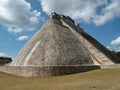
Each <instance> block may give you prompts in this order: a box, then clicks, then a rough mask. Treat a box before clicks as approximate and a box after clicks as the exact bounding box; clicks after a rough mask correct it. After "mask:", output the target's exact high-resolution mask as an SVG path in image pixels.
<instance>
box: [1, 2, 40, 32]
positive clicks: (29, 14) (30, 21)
mask: <svg viewBox="0 0 120 90" xmlns="http://www.w3.org/2000/svg"><path fill="white" fill-rule="evenodd" d="M39 18H40V12H38V11H37V10H32V7H31V4H30V3H28V2H27V1H26V0H0V24H2V25H4V26H6V27H7V28H8V31H9V32H14V33H20V32H22V31H32V30H34V29H35V28H36V26H37V24H38V23H39Z"/></svg>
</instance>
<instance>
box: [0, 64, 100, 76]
mask: <svg viewBox="0 0 120 90" xmlns="http://www.w3.org/2000/svg"><path fill="white" fill-rule="evenodd" d="M94 69H100V67H99V66H97V65H82V66H44V67H40V66H0V71H1V72H5V73H9V74H13V75H18V76H25V77H31V76H59V75H67V74H74V73H79V72H86V71H90V70H94Z"/></svg>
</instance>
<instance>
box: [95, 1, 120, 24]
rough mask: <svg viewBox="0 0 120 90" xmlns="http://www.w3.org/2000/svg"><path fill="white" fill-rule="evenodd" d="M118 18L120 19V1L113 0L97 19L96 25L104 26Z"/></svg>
mask: <svg viewBox="0 0 120 90" xmlns="http://www.w3.org/2000/svg"><path fill="white" fill-rule="evenodd" d="M116 17H120V0H111V3H109V4H108V5H107V6H106V7H105V8H103V10H102V12H101V15H97V16H96V17H95V20H94V23H95V24H96V25H102V24H105V23H106V22H108V21H110V20H113V19H115V18H116Z"/></svg>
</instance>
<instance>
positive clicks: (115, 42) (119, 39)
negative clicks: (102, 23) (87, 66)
mask: <svg viewBox="0 0 120 90" xmlns="http://www.w3.org/2000/svg"><path fill="white" fill-rule="evenodd" d="M111 45H114V46H118V45H119V46H120V37H118V38H116V39H115V40H112V41H111Z"/></svg>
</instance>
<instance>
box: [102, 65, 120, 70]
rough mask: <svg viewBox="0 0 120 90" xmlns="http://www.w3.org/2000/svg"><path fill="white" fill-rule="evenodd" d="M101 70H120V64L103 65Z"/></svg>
mask: <svg viewBox="0 0 120 90" xmlns="http://www.w3.org/2000/svg"><path fill="white" fill-rule="evenodd" d="M100 68H101V69H120V64H115V65H101V66H100Z"/></svg>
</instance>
